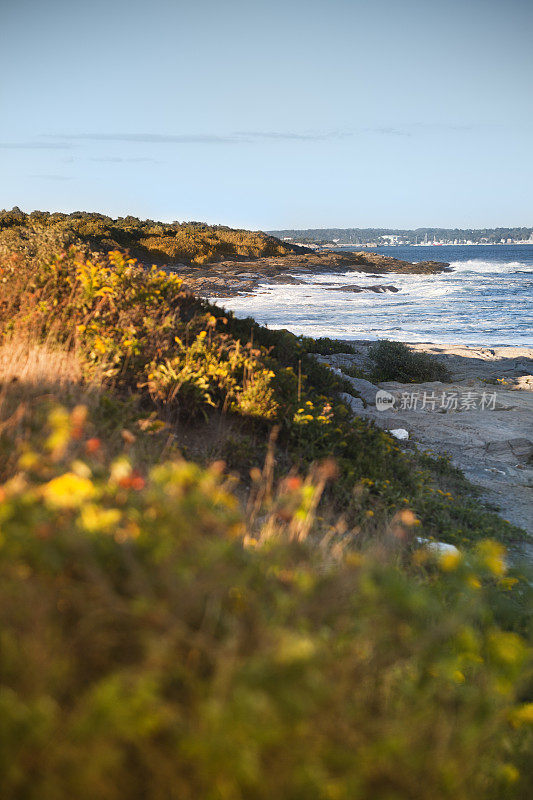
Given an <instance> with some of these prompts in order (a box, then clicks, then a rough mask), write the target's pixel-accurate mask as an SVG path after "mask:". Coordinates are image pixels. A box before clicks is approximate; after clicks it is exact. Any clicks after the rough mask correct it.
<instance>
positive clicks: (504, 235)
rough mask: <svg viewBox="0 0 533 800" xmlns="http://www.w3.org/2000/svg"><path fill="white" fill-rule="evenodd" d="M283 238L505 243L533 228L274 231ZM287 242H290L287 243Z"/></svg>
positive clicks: (519, 238)
mask: <svg viewBox="0 0 533 800" xmlns="http://www.w3.org/2000/svg"><path fill="white" fill-rule="evenodd" d="M270 233H271V234H272V235H273V236H277V237H279V238H280V239H285V238H286V237H287V238H288V237H290V239H293V240H294V241H295V242H303V243H306V244H307V243H308V244H312V243H317V244H331V243H334V244H340V245H350V244H353V245H358V244H359V245H362V244H366V243H367V242H373V243H374V244H375V245H376V246H379V245H389V244H391V243H392V242H394V241H396V240H399V241H400V242H401V243H402V244H422V243H424V242H428V243H432V242H434V241H436V242H446V243H450V244H454V243H457V244H466V243H467V242H470V243H472V244H501V243H502V242H507V240H511V241H513V242H515V241H527V240H528V239H531V237H532V236H533V227H531V228H524V227H515V228H415V229H411V230H409V229H404V228H306V229H299V230H289V229H287V230H277V231H270ZM284 243H285V244H286V243H288V242H284Z"/></svg>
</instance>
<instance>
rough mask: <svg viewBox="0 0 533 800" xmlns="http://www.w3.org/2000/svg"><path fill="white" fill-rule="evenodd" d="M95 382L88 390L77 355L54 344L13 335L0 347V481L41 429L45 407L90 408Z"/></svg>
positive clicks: (8, 472) (96, 388)
mask: <svg viewBox="0 0 533 800" xmlns="http://www.w3.org/2000/svg"><path fill="white" fill-rule="evenodd" d="M99 388H100V386H99V383H98V381H96V380H95V381H94V382H92V383H91V384H90V385H87V384H86V383H85V382H84V380H83V377H82V365H81V361H80V358H79V356H78V354H77V353H76V352H75V351H73V350H68V349H67V348H66V347H65V346H61V345H57V344H54V343H53V342H51V341H49V342H44V343H39V342H38V341H36V340H35V338H33V337H31V336H29V335H24V334H16V333H14V334H12V335H10V336H9V337H6V338H5V339H4V341H3V342H2V344H0V453H1V454H2V459H1V461H2V463H1V465H0V478H5V477H7V476H8V475H9V474H10V473H12V471H13V468H14V466H15V462H16V459H17V457H18V453H20V449H21V447H23V446H24V443H27V442H29V440H30V439H31V438H32V435H33V434H35V433H37V432H39V431H40V430H41V428H42V426H43V424H44V419H45V414H46V410H47V409H48V408H49V406H50V404H54V403H62V404H66V405H68V406H71V407H73V406H75V405H79V404H84V405H87V406H89V407H94V405H95V402H96V400H97V398H98V395H99Z"/></svg>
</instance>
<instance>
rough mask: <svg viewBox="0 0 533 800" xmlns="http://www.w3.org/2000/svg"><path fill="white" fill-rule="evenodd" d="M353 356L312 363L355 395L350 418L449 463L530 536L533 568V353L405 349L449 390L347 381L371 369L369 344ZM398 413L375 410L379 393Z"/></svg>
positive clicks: (350, 397) (436, 385)
mask: <svg viewBox="0 0 533 800" xmlns="http://www.w3.org/2000/svg"><path fill="white" fill-rule="evenodd" d="M346 344H350V345H351V347H352V348H353V349H354V351H355V352H353V353H340V354H335V355H330V356H320V355H317V356H315V357H316V358H317V360H318V361H321V362H322V363H325V364H328V365H329V366H330V367H331V368H332V369H333V370H335V371H336V372H337V373H339V374H342V375H343V376H344V377H345V378H346V380H347V381H348V383H350V384H351V386H352V388H353V394H351V393H350V394H346V396H345V397H344V398H343V399H344V400H345V402H346V403H347V404H348V405H349V406H350V408H351V409H352V411H353V413H354V414H356V415H358V416H361V417H365V418H366V419H368V420H371V421H372V422H374V424H376V425H378V426H379V427H381V428H384V429H385V430H395V431H397V430H398V429H402V430H404V431H406V432H407V437H405V438H407V439H408V442H407V444H406V446H410V445H411V443H418V444H419V445H420V446H421V447H422V448H423V449H428V448H429V449H431V450H432V451H433V452H434V453H437V454H440V455H444V454H446V455H448V456H449V457H450V458H451V460H452V463H453V464H455V465H456V466H457V467H459V468H460V469H462V470H463V472H464V473H465V475H466V477H467V478H468V479H469V480H470V481H471V482H472V483H473V484H475V485H476V486H478V487H479V489H480V491H481V496H482V498H483V499H484V501H485V502H486V503H488V504H489V505H490V506H491V507H492V508H495V509H498V510H499V512H500V514H501V515H502V516H503V517H504V518H505V519H507V520H509V521H510V522H512V523H514V524H515V525H518V526H519V527H521V528H522V529H523V530H525V531H526V532H527V533H528V535H529V538H528V540H527V541H526V542H522V543H521V547H522V549H523V550H524V552H526V553H527V557H528V559H529V561H531V562H533V520H532V515H531V509H532V508H533V436H532V431H533V348H528V347H496V348H489V347H475V346H468V345H435V344H421V343H420V344H408V347H409V348H410V349H412V350H414V351H417V352H424V353H428V354H430V355H431V356H433V357H434V358H435V359H437V360H438V361H441V362H442V363H443V364H445V365H446V367H447V368H448V369H449V371H450V379H449V381H448V382H446V383H441V382H440V381H432V382H428V383H409V384H404V383H398V382H386V383H379V384H376V385H374V384H372V383H370V382H369V381H366V380H363V379H362V378H351V377H350V376H349V375H347V374H346V373H345V370H347V369H349V368H350V367H352V368H353V367H357V368H358V369H360V370H362V372H363V374H364V373H365V372H366V371H367V370H368V369H369V368H370V367H371V363H370V361H369V357H368V350H369V347H370V346H371V345H372V342H370V341H361V340H357V341H351V342H347V343H346ZM379 391H381V392H382V393H388V394H389V395H391V396H392V397H393V398H394V399H395V402H394V405H390V406H389V407H388V408H387V407H385V408H380V407H379V403H378V404H377V405H376V398H377V394H378V392H379Z"/></svg>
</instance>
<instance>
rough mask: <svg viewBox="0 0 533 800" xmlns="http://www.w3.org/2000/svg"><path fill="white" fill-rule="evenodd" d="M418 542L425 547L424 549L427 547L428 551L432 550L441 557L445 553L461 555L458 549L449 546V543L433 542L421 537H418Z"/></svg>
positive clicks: (451, 545)
mask: <svg viewBox="0 0 533 800" xmlns="http://www.w3.org/2000/svg"><path fill="white" fill-rule="evenodd" d="M416 541H417V542H418V543H419V544H422V545H424V547H427V549H428V550H431V551H432V552H433V553H438V554H439V555H443V554H444V553H453V554H454V555H459V550H458V549H457V547H456V546H455V545H454V544H448V542H431V541H430V540H429V539H423V538H422V537H421V536H417V537H416Z"/></svg>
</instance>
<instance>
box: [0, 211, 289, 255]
mask: <svg viewBox="0 0 533 800" xmlns="http://www.w3.org/2000/svg"><path fill="white" fill-rule="evenodd" d="M47 230H49V231H50V230H51V231H54V233H56V234H60V235H62V236H63V237H64V238H65V239H66V240H69V241H70V242H71V243H74V242H82V243H85V244H87V245H89V246H90V247H91V248H93V249H97V250H102V251H106V252H109V251H110V250H115V249H117V248H122V249H127V250H128V251H129V252H130V253H131V254H132V255H133V256H135V257H136V258H138V259H140V260H141V261H143V262H146V263H148V264H152V263H157V264H161V263H166V262H180V263H183V264H205V263H207V262H213V261H223V260H225V259H233V260H235V259H240V258H259V257H261V256H278V255H286V254H288V253H292V252H302V248H298V247H294V246H292V245H289V244H286V243H284V242H280V241H279V240H278V239H275V238H274V237H273V236H268V235H267V234H265V233H262V232H261V231H244V230H234V229H233V228H228V227H226V226H224V225H206V224H205V223H203V222H181V223H180V222H172V223H164V222H154V221H153V220H140V219H137V217H132V216H127V217H119V218H118V219H112V218H111V217H108V216H106V215H105V214H97V213H88V212H84V211H78V212H74V213H72V214H60V213H53V214H50V213H48V212H45V211H33V212H32V213H30V214H25V213H24V212H23V211H21V210H20V209H19V208H13V209H12V210H11V211H1V212H0V244H1V243H2V242H3V243H5V244H6V245H7V246H8V247H9V248H11V249H16V248H17V247H18V248H24V247H25V245H26V243H27V241H28V239H30V240H32V239H33V238H34V236H35V234H36V233H39V231H41V232H46V231H47Z"/></svg>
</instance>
